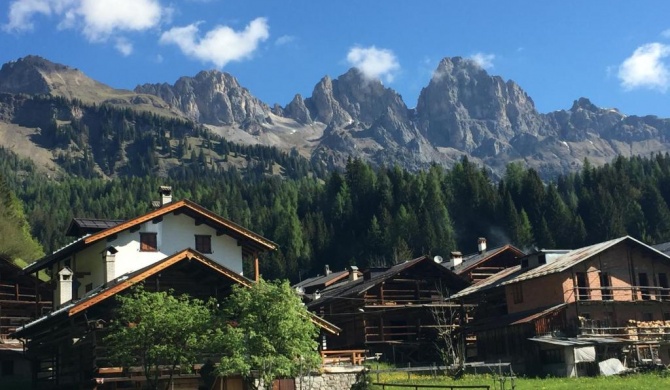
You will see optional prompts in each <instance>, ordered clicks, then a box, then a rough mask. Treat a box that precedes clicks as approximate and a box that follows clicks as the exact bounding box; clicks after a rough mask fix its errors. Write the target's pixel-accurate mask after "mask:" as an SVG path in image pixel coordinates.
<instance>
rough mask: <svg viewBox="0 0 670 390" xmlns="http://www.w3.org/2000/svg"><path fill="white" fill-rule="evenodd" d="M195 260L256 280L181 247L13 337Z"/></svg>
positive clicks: (320, 321) (329, 327)
mask: <svg viewBox="0 0 670 390" xmlns="http://www.w3.org/2000/svg"><path fill="white" fill-rule="evenodd" d="M184 260H186V261H198V262H200V263H202V264H204V265H205V266H207V267H209V268H210V269H211V270H212V271H215V272H218V273H220V274H222V275H224V276H226V277H228V278H229V279H231V280H232V281H234V282H236V283H238V284H240V285H242V286H245V287H251V286H252V285H253V284H254V283H255V282H254V281H252V280H251V279H248V278H246V277H244V276H242V275H240V274H238V273H236V272H234V271H232V270H230V269H228V268H227V267H224V266H223V265H221V264H219V263H217V262H215V261H214V260H211V259H210V258H208V257H207V256H205V255H203V254H201V253H199V252H197V251H195V250H193V249H190V248H188V249H184V250H182V251H181V252H178V253H176V254H174V255H172V256H169V257H166V258H164V259H162V260H159V261H158V262H156V263H153V264H151V265H148V266H146V267H144V268H141V269H139V270H136V271H133V272H131V273H128V274H125V275H121V276H119V277H118V278H116V279H114V280H112V281H110V282H109V283H107V284H105V285H102V286H101V287H99V288H97V289H94V290H92V291H90V292H88V293H87V294H86V295H85V296H84V297H82V298H81V299H80V300H78V301H75V302H70V303H68V304H66V305H65V306H63V307H61V308H60V309H58V310H56V311H54V312H52V313H50V314H48V315H46V316H44V317H41V318H38V319H37V320H35V321H33V322H31V323H29V324H26V325H24V326H22V327H20V328H18V329H17V330H16V332H15V333H14V335H13V337H15V338H18V337H25V335H26V334H27V331H28V330H32V329H31V328H33V327H35V326H38V325H41V324H49V323H51V322H52V321H56V320H58V319H63V318H68V317H72V316H74V315H76V314H79V313H81V312H82V311H85V310H87V309H88V308H90V307H92V306H94V305H96V304H98V303H100V302H102V301H104V300H106V299H107V298H110V297H112V296H114V295H116V294H118V293H120V292H122V291H124V290H126V289H128V288H129V287H132V286H133V285H135V284H137V283H140V282H142V281H144V280H146V279H147V278H149V277H150V276H153V275H155V274H158V273H160V272H161V271H163V270H165V269H166V268H169V267H170V266H172V265H174V264H177V263H179V262H181V261H184ZM310 320H311V321H312V322H313V323H314V324H316V325H317V326H319V327H321V328H323V329H324V330H326V331H329V332H331V333H334V334H337V333H339V332H340V331H341V329H339V328H338V327H337V326H335V325H333V324H331V323H329V322H327V321H325V320H323V319H321V318H318V317H317V316H315V315H312V314H311V313H310Z"/></svg>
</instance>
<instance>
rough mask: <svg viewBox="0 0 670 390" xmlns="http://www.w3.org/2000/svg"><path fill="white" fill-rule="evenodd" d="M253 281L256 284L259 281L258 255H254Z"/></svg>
mask: <svg viewBox="0 0 670 390" xmlns="http://www.w3.org/2000/svg"><path fill="white" fill-rule="evenodd" d="M254 273H255V275H254V280H255V281H256V282H258V280H259V279H260V270H259V265H258V254H257V253H254Z"/></svg>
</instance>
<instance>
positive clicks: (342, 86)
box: [306, 68, 408, 126]
mask: <svg viewBox="0 0 670 390" xmlns="http://www.w3.org/2000/svg"><path fill="white" fill-rule="evenodd" d="M306 106H307V107H308V109H309V110H310V113H311V117H312V118H314V119H315V120H317V121H320V122H323V123H325V124H328V125H332V126H343V125H348V124H351V123H352V122H360V123H363V124H366V125H368V126H369V125H371V124H372V123H374V122H375V121H377V120H379V119H380V118H381V117H382V116H385V115H389V114H390V116H392V117H394V118H396V119H397V120H398V121H400V122H403V123H406V122H408V109H407V106H406V105H405V102H403V100H402V98H401V97H400V95H398V93H396V92H395V91H393V90H392V89H390V88H386V87H384V85H383V84H382V83H381V82H380V81H379V80H376V79H367V78H365V77H364V76H363V74H362V73H361V72H360V71H359V70H357V69H355V68H352V69H350V70H349V71H348V72H347V73H345V74H343V75H342V76H340V77H338V78H337V79H335V80H331V79H330V77H328V76H326V77H324V78H323V79H321V81H320V82H319V83H318V84H317V85H316V86H315V87H314V92H313V93H312V96H311V97H310V98H308V99H307V101H306Z"/></svg>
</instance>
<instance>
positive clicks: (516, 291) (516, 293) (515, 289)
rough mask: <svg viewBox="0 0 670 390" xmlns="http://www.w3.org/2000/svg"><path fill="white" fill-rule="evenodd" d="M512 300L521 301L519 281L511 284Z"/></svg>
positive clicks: (521, 294)
mask: <svg viewBox="0 0 670 390" xmlns="http://www.w3.org/2000/svg"><path fill="white" fill-rule="evenodd" d="M512 300H513V301H514V303H523V286H522V285H521V283H517V284H513V285H512Z"/></svg>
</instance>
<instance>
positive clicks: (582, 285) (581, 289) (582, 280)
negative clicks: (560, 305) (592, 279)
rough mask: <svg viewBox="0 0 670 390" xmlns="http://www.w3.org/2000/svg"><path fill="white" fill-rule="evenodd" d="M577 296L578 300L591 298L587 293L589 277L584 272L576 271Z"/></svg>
mask: <svg viewBox="0 0 670 390" xmlns="http://www.w3.org/2000/svg"><path fill="white" fill-rule="evenodd" d="M576 274H577V298H578V299H579V300H580V301H587V300H589V299H591V294H590V293H589V279H588V278H587V277H586V272H577V273H576Z"/></svg>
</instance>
